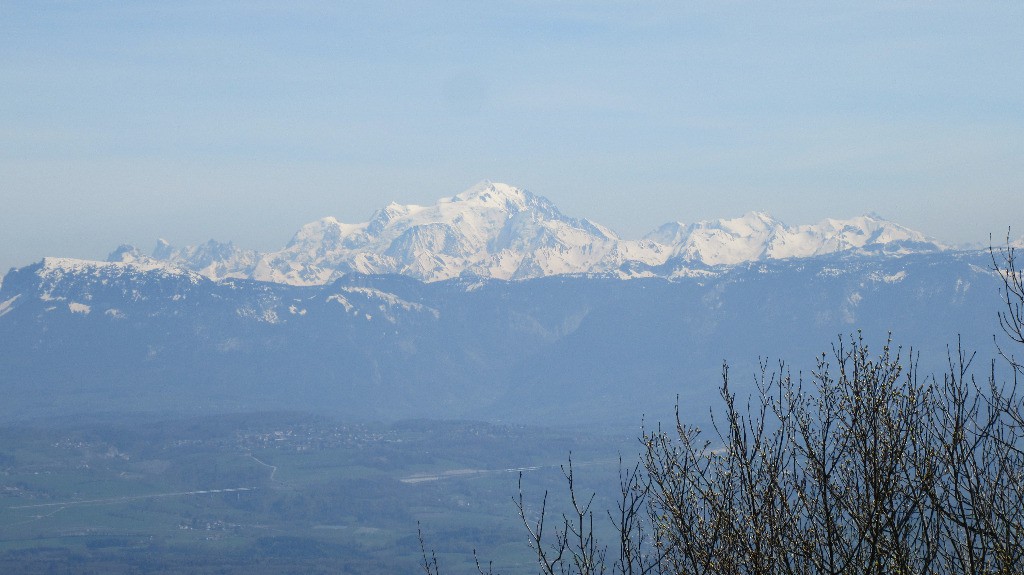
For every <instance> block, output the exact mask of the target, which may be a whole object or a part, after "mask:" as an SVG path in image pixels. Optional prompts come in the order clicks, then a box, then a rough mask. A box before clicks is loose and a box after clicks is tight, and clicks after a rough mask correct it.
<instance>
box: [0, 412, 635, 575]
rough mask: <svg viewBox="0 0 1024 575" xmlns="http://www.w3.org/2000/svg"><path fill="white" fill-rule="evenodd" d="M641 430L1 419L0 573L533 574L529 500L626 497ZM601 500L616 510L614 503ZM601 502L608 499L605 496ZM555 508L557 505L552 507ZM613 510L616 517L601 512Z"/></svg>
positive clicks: (289, 417)
mask: <svg viewBox="0 0 1024 575" xmlns="http://www.w3.org/2000/svg"><path fill="white" fill-rule="evenodd" d="M637 447H638V445H637V443H636V439H635V438H633V437H613V438H609V437H603V436H598V435H593V436H588V435H583V434H580V433H574V432H568V431H564V430H556V429H544V428H528V427H519V426H500V425H490V424H484V423H475V422H434V421H411V422H403V423H397V424H390V425H385V424H345V423H341V422H335V421H330V420H327V419H324V418H319V417H313V416H308V415H303V414H258V415H232V416H226V417H207V418H200V419H189V420H180V419H178V420H169V421H162V422H153V421H147V420H146V419H138V420H136V421H127V420H118V421H114V422H103V423H97V422H89V423H85V422H81V423H75V422H63V423H62V424H61V425H52V424H48V425H33V426H19V427H7V428H3V429H0V572H3V573H65V572H67V573H88V572H95V573H120V572H124V573H133V572H139V573H161V572H166V573H180V572H192V573H234V572H238V573H242V572H245V573H318V572H323V573H414V572H417V571H418V570H419V569H420V567H418V563H419V562H420V560H421V553H420V544H419V539H418V537H417V525H420V526H421V527H422V531H423V536H424V538H425V540H426V543H427V546H428V548H429V549H433V550H436V552H437V554H438V557H439V558H440V560H441V562H442V565H443V567H444V568H445V569H444V570H445V572H446V573H463V572H469V571H472V570H473V569H471V567H472V561H473V557H472V552H473V550H477V551H478V552H479V554H480V556H481V557H482V558H483V559H485V560H491V561H493V562H494V565H495V568H496V570H500V571H501V572H503V573H516V572H531V571H532V562H531V555H530V551H529V548H528V547H527V546H526V543H525V541H526V533H525V530H524V528H523V526H522V524H521V520H520V518H519V517H518V514H517V511H516V507H515V505H514V504H513V497H514V496H515V495H516V494H517V485H518V481H519V477H520V474H522V478H523V479H522V481H523V489H524V491H525V492H526V502H527V504H528V507H530V506H531V505H533V504H536V505H538V506H539V503H540V501H541V499H542V498H543V494H544V492H545V491H547V490H550V491H551V492H552V497H553V498H554V500H553V501H552V503H553V505H558V503H559V502H558V499H557V496H560V495H561V494H562V492H563V491H564V478H563V477H562V475H561V473H562V472H561V469H560V465H561V464H563V463H564V462H565V461H566V460H567V457H568V455H569V453H570V452H572V453H573V459H574V461H575V465H576V466H577V475H578V477H579V478H580V480H581V481H582V482H583V487H584V489H590V490H597V491H600V492H601V493H612V492H613V491H614V486H615V481H616V479H617V473H618V467H619V464H618V459H617V458H618V455H619V453H622V454H624V455H625V456H626V457H627V459H630V458H633V457H635V453H636V452H637ZM596 504H597V506H598V507H600V508H601V509H603V508H604V507H608V506H612V505H614V504H613V503H611V502H606V501H602V500H599V501H597V502H596ZM602 506H603V507H602ZM554 508H556V509H557V507H554ZM601 517H602V518H603V519H605V520H606V518H604V515H603V513H602V514H601Z"/></svg>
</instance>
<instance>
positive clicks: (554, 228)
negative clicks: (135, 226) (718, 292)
mask: <svg viewBox="0 0 1024 575" xmlns="http://www.w3.org/2000/svg"><path fill="white" fill-rule="evenodd" d="M943 249H947V247H946V246H944V245H943V244H941V243H939V242H937V241H936V240H934V239H932V238H928V237H926V236H924V235H923V234H921V233H919V232H916V231H914V230H911V229H908V228H906V227H903V226H900V225H898V224H896V223H893V222H890V221H887V220H884V219H882V218H879V217H877V216H860V217H856V218H851V219H845V220H838V219H827V220H825V221H823V222H820V223H818V224H814V225H801V226H795V227H790V226H786V225H785V224H783V223H782V222H779V221H778V220H776V219H774V218H772V217H771V216H769V215H768V214H765V213H762V212H751V213H748V214H746V215H744V216H742V217H739V218H734V219H723V220H715V221H704V222H698V223H694V224H682V223H679V222H672V223H667V224H665V225H663V226H661V227H659V228H658V229H657V230H655V231H653V232H651V233H649V234H647V235H646V236H645V237H644V238H643V239H640V240H631V239H623V238H620V237H618V236H617V235H616V234H615V233H614V232H612V231H611V230H610V229H608V228H607V227H605V226H602V225H600V224H597V223H595V222H592V221H590V220H587V219H577V218H572V217H568V216H565V215H563V214H562V212H561V211H559V210H558V208H557V207H556V206H555V205H554V204H552V203H551V202H550V201H548V200H547V199H545V198H543V197H540V196H537V195H534V194H532V193H530V192H528V191H525V190H522V189H520V188H516V187H513V186H510V185H507V184H501V183H492V182H486V181H485V182H481V183H479V184H477V185H475V186H473V187H472V188H470V189H468V190H466V191H464V192H462V193H460V194H457V195H455V196H452V197H450V198H442V199H441V200H439V201H438V202H437V203H436V204H434V205H432V206H417V205H399V204H396V203H391V204H389V205H388V206H387V207H385V208H383V209H381V210H379V211H377V212H376V213H375V214H374V215H373V216H372V217H371V218H370V220H369V221H367V222H363V223H358V224H348V223H343V222H340V221H338V220H337V219H335V218H333V217H326V218H323V219H320V220H317V221H315V222H311V223H309V224H306V225H304V226H302V228H301V229H300V230H299V231H298V232H297V233H296V234H295V236H294V237H293V238H292V240H291V241H290V242H289V243H288V245H287V246H285V247H284V248H283V249H281V250H279V251H275V252H268V253H258V252H255V251H252V250H244V249H240V248H237V247H235V246H234V245H233V244H231V243H220V242H216V241H213V240H211V241H209V242H207V243H206V244H203V245H200V246H189V247H185V248H177V247H173V246H171V245H169V244H168V243H167V242H165V241H163V240H160V241H159V242H158V244H157V247H156V249H155V250H154V251H153V253H152V254H151V255H148V256H147V255H144V254H143V253H142V252H140V251H139V250H138V249H136V248H134V247H131V246H122V247H120V248H118V249H117V250H116V251H115V252H113V253H112V254H111V255H110V258H109V261H112V262H124V263H136V264H141V265H145V266H166V267H168V268H169V269H170V268H178V269H183V270H191V271H194V272H198V273H200V274H202V275H204V276H206V277H209V278H211V279H225V278H248V279H255V280H260V281H269V282H275V283H284V284H291V285H322V284H326V283H329V282H331V281H334V280H336V279H337V278H339V277H341V276H343V275H345V274H347V273H351V272H358V273H364V274H400V275H405V276H410V277H414V278H416V279H419V280H422V281H427V282H432V281H439V280H445V279H450V278H454V277H458V276H462V275H474V276H480V277H490V278H497V279H505V280H520V279H530V278H537V277H543V276H551V275H559V274H604V275H613V276H617V277H622V278H633V277H652V276H659V277H669V278H671V277H678V276H683V275H692V274H693V273H700V272H701V270H707V269H708V268H710V267H713V266H728V265H735V264H740V263H744V262H750V261H758V260H773V259H785V258H798V257H810V256H818V255H824V254H830V253H836V252H845V251H849V252H855V253H871V254H896V255H899V254H906V253H915V252H930V251H938V250H943Z"/></svg>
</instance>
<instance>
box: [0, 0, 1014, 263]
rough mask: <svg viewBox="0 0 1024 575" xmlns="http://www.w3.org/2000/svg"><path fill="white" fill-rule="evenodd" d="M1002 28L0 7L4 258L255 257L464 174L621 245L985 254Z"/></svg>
mask: <svg viewBox="0 0 1024 575" xmlns="http://www.w3.org/2000/svg"><path fill="white" fill-rule="evenodd" d="M1021 30H1024V4H1022V3H1020V2H1016V1H1013V2H1010V1H1007V2H971V3H965V2H945V1H941V0H936V1H932V2H923V1H921V2H918V1H905V2H901V1H889V2H874V1H871V0H867V1H861V2H773V3H766V2H733V1H729V0H718V1H713V2H702V1H692V2H675V1H673V2H642V3H637V2H605V1H601V0H590V1H580V2H575V1H564V2H550V1H543V2H533V1H517V0H505V1H503V2H479V1H465V2H462V1H450V2H425V1H417V2H400V1H399V2H380V1H379V0H374V1H368V2H360V1H346V2H313V1H308V2H307V1H302V0H298V1H290V2H260V1H248V2H218V1H211V0H202V1H193V0H176V1H175V2H165V1H160V2H146V1H137V2H113V1H91V2H80V1H67V2H48V1H43V0H32V1H20V0H3V1H0V270H6V269H8V268H10V267H12V266H23V265H28V264H30V263H32V262H35V261H38V260H39V259H41V258H42V257H44V256H62V257H76V258H86V259H104V258H105V257H106V256H107V254H108V253H109V252H110V251H112V250H113V249H115V248H116V247H117V246H118V245H120V244H126V243H127V244H133V245H136V246H138V247H140V248H142V249H143V250H144V251H147V252H148V251H149V250H151V249H152V247H153V246H154V245H155V243H156V240H157V238H165V239H167V240H168V241H170V242H171V243H172V244H174V245H189V244H198V243H202V242H205V241H206V240H208V239H217V240H220V241H233V242H234V243H235V244H236V245H238V246H240V247H243V248H253V249H258V250H274V249H278V248H281V247H283V246H284V245H285V244H286V243H287V242H288V240H289V239H290V238H291V236H292V234H293V233H294V232H295V231H296V230H298V228H299V227H300V226H301V225H302V224H304V223H307V222H310V221H313V220H315V219H318V218H321V217H325V216H335V217H337V218H339V219H340V220H342V221H346V222H361V221H365V220H367V219H368V218H369V217H370V215H371V214H372V213H373V211H374V210H376V209H379V208H381V207H383V206H384V205H386V204H387V203H388V202H390V201H396V202H398V203H401V204H432V203H434V202H435V201H436V200H437V199H438V198H441V197H446V196H451V195H454V194H456V193H458V192H460V191H462V190H464V189H466V188H469V187H471V186H472V185H473V184H475V183H476V182H478V181H481V180H485V179H488V180H492V181H498V182H505V183H509V184H512V185H515V186H518V187H522V188H525V189H528V190H530V191H532V192H534V193H536V194H539V195H541V196H545V197H547V198H548V199H550V200H552V201H553V202H554V203H555V204H556V205H558V206H559V208H560V209H561V210H562V212H564V213H565V214H567V215H570V216H575V217H587V218H590V219H591V220H594V221H596V222H599V223H601V224H604V225H606V226H608V227H610V228H611V229H613V230H615V231H616V232H618V233H619V234H620V235H621V236H623V237H627V238H637V237H641V236H642V235H644V234H645V233H647V232H649V231H651V230H653V229H654V228H656V227H657V226H659V225H661V224H663V223H665V222H668V221H682V222H693V221H698V220H705V219H716V218H724V217H735V216H739V215H741V214H743V213H745V212H748V211H751V210H763V211H767V212H769V213H770V214H772V215H774V216H775V217H777V218H779V219H781V220H782V221H784V222H786V223H788V224H791V225H796V224H804V223H814V222H817V221H820V220H821V219H824V218H826V217H852V216H856V215H860V214H864V213H870V212H873V213H877V214H879V215H881V216H883V217H885V218H888V219H890V220H894V221H896V222H899V223H901V224H903V225H906V226H908V227H911V228H914V229H917V230H920V231H922V232H924V233H926V234H928V235H931V236H933V237H935V238H937V239H939V240H942V241H945V242H949V243H962V242H971V243H981V244H987V242H988V238H989V234H994V235H995V236H996V237H997V238H998V237H1000V236H1005V234H1006V231H1007V228H1008V227H1012V228H1013V229H1014V230H1017V232H1021V233H1024V40H1022V38H1024V36H1022V32H1021ZM1017 235H1019V234H1018V233H1014V236H1017ZM0 273H2V272H0Z"/></svg>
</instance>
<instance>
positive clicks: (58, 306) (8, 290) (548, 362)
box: [0, 252, 999, 429]
mask: <svg viewBox="0 0 1024 575" xmlns="http://www.w3.org/2000/svg"><path fill="white" fill-rule="evenodd" d="M164 265H165V264H152V263H98V262H80V261H76V260H59V259H51V258H48V259H46V260H44V261H43V262H41V263H39V264H36V265H34V266H29V267H26V268H22V269H19V270H15V271H13V272H11V273H9V274H8V275H7V276H6V277H5V278H4V281H3V284H2V286H0V342H2V343H3V345H0V364H2V365H3V366H4V369H3V370H0V392H2V393H3V394H4V398H5V401H4V402H2V403H0V421H2V420H12V419H19V418H25V417H48V416H55V415H67V414H76V413H79V414H83V413H84V414H87V413H96V412H102V411H123V410H133V411H144V412H161V413H196V412H208V413H224V412H235V411H265V410H268V409H297V410H304V411H320V412H328V413H331V414H334V415H338V416H342V417H353V418H362V419H398V418H407V417H431V418H467V417H468V418H476V419H479V418H486V419H492V420H499V419H500V420H505V421H509V420H512V421H523V422H534V423H552V422H564V423H586V424H596V423H602V424H608V423H609V422H619V423H622V425H623V426H624V427H626V428H630V429H632V428H633V427H634V426H635V425H636V423H637V422H638V421H639V420H640V418H641V416H642V415H643V414H645V413H646V414H647V415H649V416H652V417H667V416H670V415H671V404H672V402H673V401H674V399H675V397H676V396H677V394H678V395H679V396H680V398H681V400H682V401H683V403H684V415H686V416H687V417H691V418H693V419H694V420H699V419H700V418H702V417H704V416H706V414H707V406H708V405H710V404H711V403H712V402H713V395H714V393H715V389H716V386H717V384H718V382H719V372H720V369H721V362H722V361H723V360H729V361H730V363H732V365H733V369H734V371H733V373H734V374H735V375H736V382H735V385H736V388H735V389H736V390H738V391H740V392H741V393H746V391H745V390H749V389H750V381H751V379H750V374H752V373H754V372H755V371H756V369H757V358H765V359H772V358H779V357H784V358H788V359H790V360H792V361H794V362H795V363H796V365H798V366H802V367H804V368H808V367H810V364H811V363H812V358H813V357H814V356H815V355H816V354H820V353H821V352H822V351H826V350H827V349H828V346H829V345H830V342H832V341H834V338H835V336H836V334H841V333H849V332H851V331H853V330H855V329H862V330H863V331H864V333H865V334H866V336H867V337H869V338H872V341H875V342H876V343H877V342H879V341H884V338H885V335H886V334H887V333H888V332H890V331H892V332H894V334H895V337H896V341H897V342H898V343H901V342H902V343H906V344H908V345H911V344H912V345H913V346H914V349H915V351H917V352H921V354H922V356H921V358H922V367H923V368H924V369H925V372H928V371H929V370H930V369H941V368H942V365H943V363H944V361H945V357H946V356H945V350H946V345H948V344H950V343H954V342H955V341H956V338H957V335H958V334H960V335H962V336H963V341H964V342H965V345H967V346H968V347H971V348H974V347H977V346H985V345H989V344H991V342H992V339H991V336H992V333H994V332H995V331H996V330H997V329H998V327H997V324H996V322H995V319H994V318H995V311H996V309H997V306H998V303H999V299H998V295H997V288H998V286H999V283H998V282H999V280H998V278H997V277H996V276H995V275H994V274H993V273H992V272H991V271H989V270H988V269H987V266H988V265H989V260H988V255H987V254H986V253H984V252H976V253H966V252H941V253H932V254H910V255H906V256H904V257H901V258H888V257H862V256H854V255H851V254H849V253H843V254H832V255H827V256H818V257H815V258H808V259H787V260H764V261H759V262H754V263H747V264H739V265H736V266H732V267H728V268H717V269H714V270H706V273H704V274H703V275H699V276H692V277H686V276H680V277H679V278H678V279H676V280H672V281H668V280H665V279H661V278H637V279H634V280H631V281H620V280H618V279H616V278H612V277H604V278H602V277H573V276H557V277H544V278H536V279H530V280H523V281H501V280H493V279H486V278H468V277H466V278H455V279H451V280H445V281H436V282H430V283H424V282H422V281H419V280H416V279H413V278H409V277H404V276H400V275H376V276H370V275H362V274H358V273H350V274H347V275H345V276H344V277H341V278H339V279H337V280H335V281H333V282H331V283H328V284H324V285H313V286H291V285H286V284H279V283H269V282H259V281H252V280H247V279H228V280H220V281H214V280H210V279H209V278H207V277H205V276H202V275H201V274H198V273H196V272H193V271H190V270H183V269H178V270H169V269H167V268H166V267H164ZM981 355H982V356H983V357H984V356H987V355H988V352H986V351H985V350H982V351H981ZM936 366H937V367H936ZM798 369H799V368H798Z"/></svg>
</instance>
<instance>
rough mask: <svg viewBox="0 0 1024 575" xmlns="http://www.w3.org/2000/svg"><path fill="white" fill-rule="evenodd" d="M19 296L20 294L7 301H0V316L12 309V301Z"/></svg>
mask: <svg viewBox="0 0 1024 575" xmlns="http://www.w3.org/2000/svg"><path fill="white" fill-rule="evenodd" d="M19 297H21V294H18V295H16V296H14V297H12V298H11V299H9V300H7V301H5V302H3V303H0V317H3V316H4V315H6V314H7V313H8V312H10V311H11V310H12V309H13V306H14V302H15V301H17V300H18V298H19Z"/></svg>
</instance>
